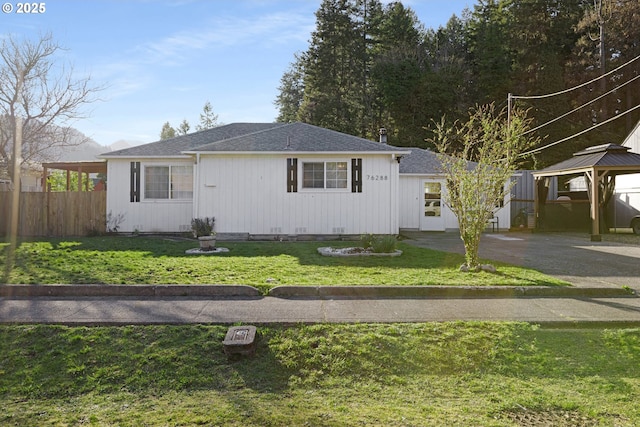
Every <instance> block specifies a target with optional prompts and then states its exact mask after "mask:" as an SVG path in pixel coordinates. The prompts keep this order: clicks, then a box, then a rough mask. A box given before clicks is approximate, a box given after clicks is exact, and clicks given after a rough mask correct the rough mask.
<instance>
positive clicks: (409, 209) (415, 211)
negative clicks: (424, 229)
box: [400, 175, 424, 230]
mask: <svg viewBox="0 0 640 427" xmlns="http://www.w3.org/2000/svg"><path fill="white" fill-rule="evenodd" d="M422 181H423V178H422V177H419V176H408V175H400V228H405V229H410V230H417V229H419V228H420V215H421V212H422V210H423V208H422V203H423V201H422V197H423V195H422V191H424V190H423V189H422Z"/></svg>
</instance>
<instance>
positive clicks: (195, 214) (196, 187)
mask: <svg viewBox="0 0 640 427" xmlns="http://www.w3.org/2000/svg"><path fill="white" fill-rule="evenodd" d="M195 166H196V173H195V174H194V175H195V178H196V179H195V182H194V183H193V187H194V189H193V190H194V191H193V193H194V198H195V200H194V201H195V203H194V204H193V215H192V217H193V218H197V217H198V212H200V153H196V165H195Z"/></svg>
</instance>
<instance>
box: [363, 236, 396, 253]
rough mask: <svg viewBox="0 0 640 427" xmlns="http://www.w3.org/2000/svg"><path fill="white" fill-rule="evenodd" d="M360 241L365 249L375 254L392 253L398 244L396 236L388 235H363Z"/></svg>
mask: <svg viewBox="0 0 640 427" xmlns="http://www.w3.org/2000/svg"><path fill="white" fill-rule="evenodd" d="M360 241H361V242H362V246H363V247H364V248H365V249H370V250H371V251H373V252H375V253H391V252H394V251H395V250H396V245H397V243H398V241H397V239H396V236H394V235H391V234H387V235H384V236H374V235H373V234H363V235H362V236H360Z"/></svg>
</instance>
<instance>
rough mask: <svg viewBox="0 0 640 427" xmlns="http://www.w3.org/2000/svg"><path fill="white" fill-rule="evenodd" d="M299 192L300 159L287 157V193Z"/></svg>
mask: <svg viewBox="0 0 640 427" xmlns="http://www.w3.org/2000/svg"><path fill="white" fill-rule="evenodd" d="M297 192H298V159H293V158H289V159H287V193H297Z"/></svg>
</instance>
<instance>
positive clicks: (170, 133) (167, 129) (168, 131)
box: [160, 122, 176, 140]
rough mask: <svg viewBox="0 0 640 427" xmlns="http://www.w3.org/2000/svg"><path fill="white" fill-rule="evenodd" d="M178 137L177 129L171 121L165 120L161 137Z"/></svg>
mask: <svg viewBox="0 0 640 427" xmlns="http://www.w3.org/2000/svg"><path fill="white" fill-rule="evenodd" d="M175 137H176V130H175V129H174V128H173V127H171V125H170V124H169V122H165V123H164V124H163V125H162V130H161V131H160V139H161V140H163V139H169V138H175Z"/></svg>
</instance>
